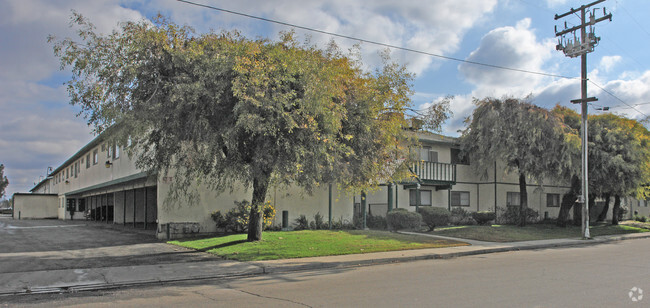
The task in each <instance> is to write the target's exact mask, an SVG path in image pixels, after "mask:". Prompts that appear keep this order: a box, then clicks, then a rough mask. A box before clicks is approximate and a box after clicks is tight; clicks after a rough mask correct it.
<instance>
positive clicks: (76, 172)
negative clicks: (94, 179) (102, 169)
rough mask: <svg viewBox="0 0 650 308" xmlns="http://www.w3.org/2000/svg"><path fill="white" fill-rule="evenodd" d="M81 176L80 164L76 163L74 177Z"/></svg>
mask: <svg viewBox="0 0 650 308" xmlns="http://www.w3.org/2000/svg"><path fill="white" fill-rule="evenodd" d="M78 176H79V162H76V163H74V177H75V178H76V177H78Z"/></svg>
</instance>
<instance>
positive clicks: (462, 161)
mask: <svg viewBox="0 0 650 308" xmlns="http://www.w3.org/2000/svg"><path fill="white" fill-rule="evenodd" d="M451 163H452V164H458V165H469V156H468V155H465V154H464V153H463V152H462V151H461V150H460V149H451Z"/></svg>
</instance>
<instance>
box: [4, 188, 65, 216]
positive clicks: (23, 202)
mask: <svg viewBox="0 0 650 308" xmlns="http://www.w3.org/2000/svg"><path fill="white" fill-rule="evenodd" d="M57 206H58V197H57V196H56V195H54V194H14V219H19V217H20V219H42V218H57V217H58V212H57Z"/></svg>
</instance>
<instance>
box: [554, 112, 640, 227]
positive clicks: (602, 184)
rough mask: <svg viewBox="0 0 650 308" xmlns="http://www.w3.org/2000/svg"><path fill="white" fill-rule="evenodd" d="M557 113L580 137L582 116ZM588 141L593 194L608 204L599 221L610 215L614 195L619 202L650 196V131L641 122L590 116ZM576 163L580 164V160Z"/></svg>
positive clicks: (574, 113)
mask: <svg viewBox="0 0 650 308" xmlns="http://www.w3.org/2000/svg"><path fill="white" fill-rule="evenodd" d="M553 112H554V113H555V114H556V115H558V116H560V118H561V119H562V121H563V123H565V125H566V126H567V127H569V129H568V130H567V133H568V134H577V132H578V131H579V129H580V115H579V114H578V113H576V112H575V111H573V110H571V109H568V108H566V107H560V106H556V107H555V108H554V109H553ZM588 142H589V144H588V146H589V147H588V151H589V164H588V168H589V170H588V172H589V192H590V195H593V196H594V197H596V196H602V197H604V198H605V203H606V204H605V208H604V209H603V212H602V213H601V215H600V217H599V219H601V220H602V219H604V217H605V216H606V214H607V212H606V211H607V210H608V209H609V206H608V205H609V204H608V203H609V202H608V201H609V196H610V195H611V196H615V197H616V200H618V199H619V198H620V197H622V196H628V195H631V196H634V197H636V198H638V199H647V198H648V197H650V194H649V192H650V187H648V185H647V183H650V132H648V130H647V129H646V128H645V127H644V126H643V125H642V124H641V123H640V122H638V121H636V120H632V119H628V118H626V117H624V116H620V115H616V114H612V113H604V114H597V115H590V116H589V134H588ZM575 160H576V163H575V164H579V163H580V158H579V157H576V158H575ZM593 199H594V198H590V200H593ZM617 203H618V202H617ZM616 211H617V206H615V210H614V212H616ZM614 216H616V215H614ZM613 221H614V222H616V219H614V220H613Z"/></svg>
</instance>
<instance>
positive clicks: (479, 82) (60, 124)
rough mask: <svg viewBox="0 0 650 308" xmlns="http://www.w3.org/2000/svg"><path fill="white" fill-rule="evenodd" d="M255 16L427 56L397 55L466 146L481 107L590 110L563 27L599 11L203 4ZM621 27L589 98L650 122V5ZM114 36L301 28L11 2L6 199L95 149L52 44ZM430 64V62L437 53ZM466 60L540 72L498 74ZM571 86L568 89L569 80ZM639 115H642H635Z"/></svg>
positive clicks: (255, 1) (129, 8)
mask: <svg viewBox="0 0 650 308" xmlns="http://www.w3.org/2000/svg"><path fill="white" fill-rule="evenodd" d="M194 2H197V3H201V4H205V5H209V6H214V7H218V8H222V9H226V10H230V11H236V12H240V13H244V14H248V15H254V16H259V17H263V18H267V19H273V20H277V21H281V22H285V23H290V24H295V25H299V26H302V27H308V28H314V29H318V30H322V31H327V32H331V33H337V34H340V35H345V36H350V37H355V38H360V39H364V40H367V41H375V42H380V43H384V44H389V45H394V46H400V47H404V48H408V49H413V50H417V51H421V52H423V53H414V52H407V51H402V50H391V56H392V59H393V60H395V61H397V62H399V63H400V64H403V65H405V66H406V67H407V68H408V70H409V71H410V72H412V73H414V74H416V77H415V79H414V81H413V90H414V95H413V96H412V101H413V105H414V108H416V109H420V108H425V107H427V106H428V105H429V104H431V103H432V102H436V101H438V100H440V99H442V98H444V97H446V96H449V95H451V96H453V97H454V99H453V100H452V103H451V109H452V111H453V117H452V118H451V119H450V120H448V121H447V123H446V124H445V125H444V127H443V131H442V133H443V134H445V135H450V136H458V134H459V130H461V129H462V128H463V127H464V124H463V121H464V119H465V118H466V117H467V116H469V115H470V114H471V112H472V110H473V108H474V105H473V104H472V100H473V99H474V98H478V99H480V98H485V97H502V96H504V95H509V96H514V97H526V96H528V95H530V97H531V98H532V102H533V103H535V104H537V105H539V106H542V107H547V108H552V107H553V106H555V105H556V104H561V105H563V106H568V107H571V108H574V109H575V110H578V108H577V106H574V105H573V104H571V103H570V100H572V99H577V98H580V82H579V79H576V78H575V77H579V76H580V60H579V58H569V57H566V56H565V55H564V54H563V53H562V52H561V51H557V50H556V49H555V46H556V44H557V39H556V37H555V30H554V27H555V26H557V27H558V30H562V29H564V21H566V22H567V25H568V26H569V27H572V26H575V25H577V24H579V23H580V21H579V18H578V17H577V16H576V15H571V16H568V17H566V18H564V19H562V20H558V21H556V20H554V16H555V14H561V13H564V12H567V11H569V10H570V9H571V8H578V7H580V5H583V4H587V3H590V2H592V1H574V0H436V1H419V0H300V1H297V0H275V1H263V0H239V1H225V0H194ZM593 8H598V10H596V17H601V16H602V15H603V11H602V9H603V8H606V9H607V13H610V12H611V13H612V15H613V19H612V21H611V22H610V21H603V22H600V23H598V24H596V25H595V34H596V36H598V37H600V38H601V41H600V42H599V45H598V46H597V47H596V48H595V50H594V52H592V53H589V54H588V56H587V58H588V65H587V70H588V78H589V80H590V82H589V84H588V89H589V92H588V95H589V96H595V97H597V98H598V101H597V102H594V103H593V104H592V105H591V106H590V108H589V113H600V112H603V111H600V110H597V108H602V107H610V108H611V109H610V111H611V112H615V113H618V114H621V115H625V116H627V117H630V118H635V119H639V120H641V119H643V118H645V117H646V116H647V115H650V52H648V50H650V18H647V17H648V14H649V13H650V1H647V0H607V1H605V2H603V3H600V4H598V5H596V6H594V7H593ZM73 10H74V11H77V12H79V13H81V14H82V15H84V16H85V17H87V18H89V19H90V20H91V22H93V23H94V24H95V25H96V26H97V29H98V31H100V32H103V33H109V32H110V31H112V30H113V29H116V28H117V27H118V23H119V22H123V21H137V20H142V19H151V18H152V17H153V16H155V15H157V14H158V13H161V14H163V15H165V16H167V17H168V18H170V19H171V20H172V21H173V22H175V23H178V24H182V25H188V26H191V27H193V28H195V29H196V31H197V32H198V33H205V32H208V31H221V30H237V31H239V32H241V33H242V34H244V35H245V36H247V37H249V38H257V37H265V38H271V39H276V38H277V37H278V33H279V32H280V31H288V30H291V29H292V28H291V27H288V26H283V25H279V24H274V23H269V22H264V21H260V20H256V19H252V18H248V17H243V16H240V15H235V14H229V13H224V12H220V11H216V10H211V9H207V8H202V7H197V6H194V5H190V4H187V3H182V2H179V1H175V0H155V1H154V0H151V1H148V0H122V1H117V0H113V1H111V0H93V1H87V0H55V1H51V0H0V164H4V165H5V175H6V176H7V177H8V179H9V182H10V184H9V186H8V187H7V189H6V195H7V196H11V195H12V194H13V193H16V192H29V190H30V189H31V188H33V187H34V185H35V183H38V182H39V181H40V180H42V179H43V177H44V176H45V174H46V171H47V168H48V167H52V168H57V167H59V166H60V165H61V164H62V163H63V162H64V161H65V160H66V159H67V158H69V157H70V156H71V155H73V154H74V153H76V152H77V151H78V150H79V149H80V148H81V147H82V146H84V145H85V144H87V143H88V142H89V141H90V140H92V139H93V138H94V136H93V134H92V127H89V126H88V125H87V124H86V120H85V119H84V117H83V115H79V112H80V109H79V108H78V107H76V106H72V105H70V104H69V97H68V94H67V91H66V87H65V84H64V83H65V82H66V81H68V80H69V78H70V76H71V75H70V71H69V70H67V69H63V70H61V67H60V64H59V61H58V59H57V58H56V57H55V56H54V54H53V51H52V45H51V44H49V43H48V42H47V36H48V35H54V36H55V37H57V38H59V39H63V38H66V37H73V38H74V29H72V28H70V27H69V25H70V17H71V12H72V11H73ZM295 31H296V33H297V34H298V35H299V37H300V38H301V39H303V40H309V41H310V42H312V43H315V44H318V45H319V46H325V44H327V43H328V42H329V41H330V40H332V39H334V40H335V42H336V43H337V44H338V45H339V46H340V47H341V49H342V50H348V49H349V48H350V47H352V46H353V45H355V44H357V43H359V42H358V41H355V40H349V39H343V38H337V37H332V36H330V35H326V34H320V33H315V32H309V31H305V30H300V29H296V30H295ZM360 46H361V53H362V56H363V61H364V63H365V65H366V68H367V69H369V70H372V69H375V68H376V67H377V66H378V65H379V63H380V57H379V53H380V52H381V51H383V50H385V49H386V47H382V46H378V45H373V44H370V43H360ZM425 53H426V54H425ZM427 54H434V55H440V56H444V57H451V58H456V59H460V60H467V61H473V62H480V63H485V64H489V65H496V66H502V67H509V68H514V69H517V70H524V71H530V72H536V73H541V74H535V73H525V72H520V71H513V70H503V69H495V68H490V67H486V66H480V65H474V64H469V63H467V62H461V61H453V60H447V59H443V58H440V57H436V56H432V55H427ZM558 76H563V77H570V78H563V77H558ZM630 106H631V107H634V108H631V107H630Z"/></svg>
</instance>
